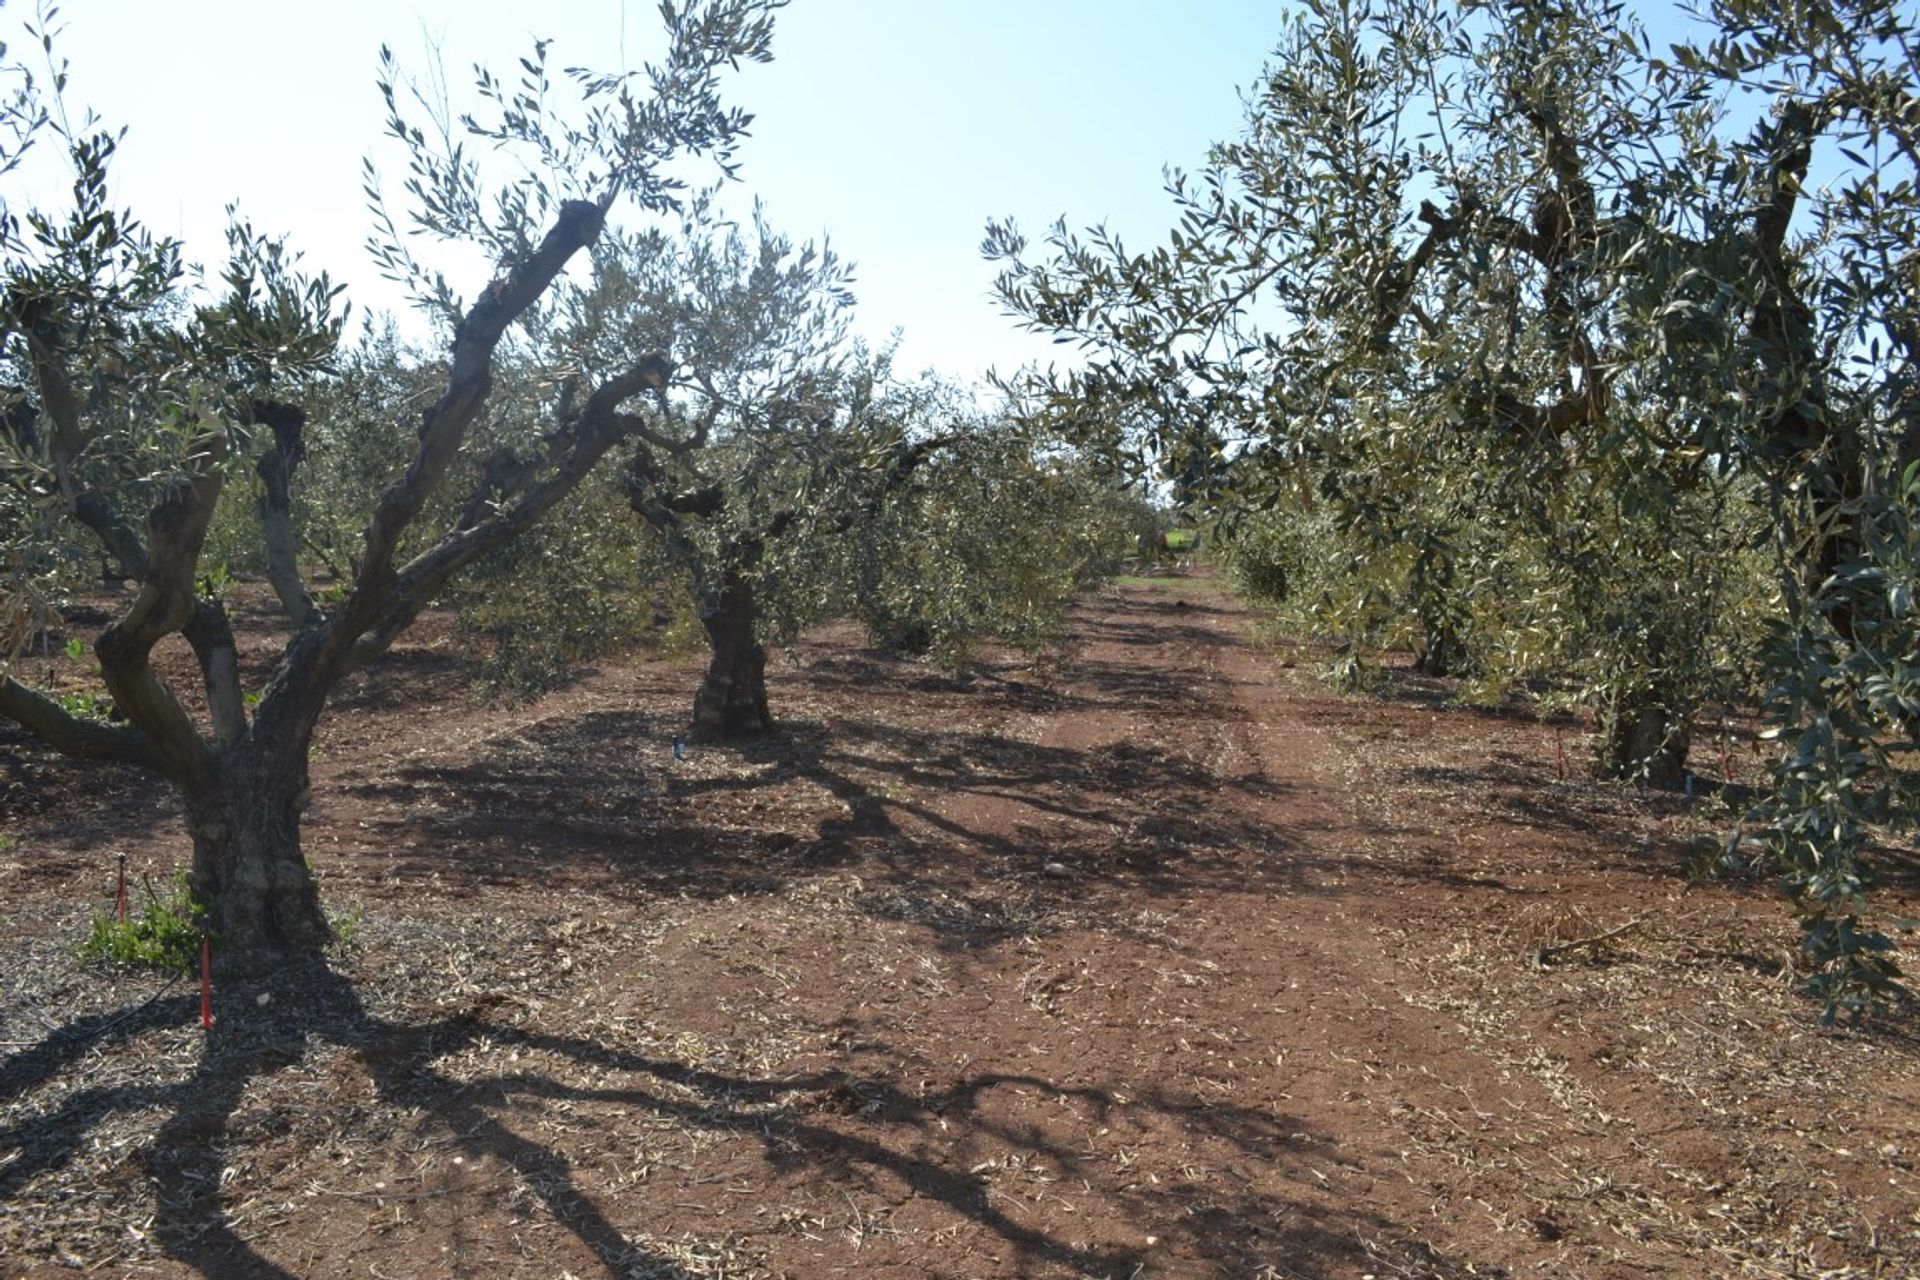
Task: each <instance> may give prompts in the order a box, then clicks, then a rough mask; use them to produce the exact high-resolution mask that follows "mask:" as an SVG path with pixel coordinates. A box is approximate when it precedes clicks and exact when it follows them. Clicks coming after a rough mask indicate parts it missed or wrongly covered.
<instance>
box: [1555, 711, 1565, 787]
mask: <svg viewBox="0 0 1920 1280" xmlns="http://www.w3.org/2000/svg"><path fill="white" fill-rule="evenodd" d="M1553 753H1554V755H1556V756H1558V757H1559V758H1560V781H1562V782H1565V781H1566V780H1567V744H1566V741H1565V740H1564V739H1563V738H1562V736H1561V732H1560V726H1559V725H1555V726H1554V727H1553Z"/></svg>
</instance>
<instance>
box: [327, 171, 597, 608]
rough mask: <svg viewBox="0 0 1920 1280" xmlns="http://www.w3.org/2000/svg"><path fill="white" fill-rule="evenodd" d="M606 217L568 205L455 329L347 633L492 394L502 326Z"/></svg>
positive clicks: (381, 593)
mask: <svg viewBox="0 0 1920 1280" xmlns="http://www.w3.org/2000/svg"><path fill="white" fill-rule="evenodd" d="M605 222H606V212H605V210H603V209H602V208H601V207H600V205H599V204H597V203H594V202H591V201H586V200H569V201H568V202H567V203H565V204H563V205H561V206H560V215H559V217H558V219H557V220H556V221H555V222H554V225H553V227H552V229H551V230H549V231H548V232H547V234H546V236H545V238H544V239H542V240H541V242H540V244H539V247H537V248H536V249H535V250H534V251H533V253H532V254H531V255H529V256H528V257H527V258H526V259H525V260H524V261H522V262H520V263H519V264H517V265H516V266H514V267H513V268H512V269H511V270H509V271H508V272H507V273H506V274H505V275H503V276H501V277H500V278H499V279H498V280H495V281H494V282H493V283H492V284H491V285H489V286H488V287H487V291H486V292H485V293H483V294H481V295H480V298H479V300H478V301H476V302H475V303H474V304H473V307H472V309H471V310H469V311H468V312H467V314H466V317H465V318H464V319H463V320H461V322H460V326H459V328H458V329H457V330H455V332H454V339H453V361H452V367H451V368H450V369H449V371H448V374H447V389H446V390H445V391H444V392H443V393H442V394H441V396H440V399H439V400H438V401H437V402H436V403H435V404H434V405H433V406H432V407H431V408H430V409H428V410H427V411H426V414H425V415H424V417H423V418H422V421H421V424H420V447H419V448H418V450H416V451H415V453H414V456H413V461H412V463H411V464H410V465H409V466H408V467H407V471H406V474H405V475H403V476H402V477H401V478H400V479H399V480H398V481H396V482H395V483H394V484H393V486H392V487H391V488H389V489H388V490H387V491H386V492H385V493H384V494H382V495H381V496H380V503H379V506H378V508H377V509H376V510H375V512H374V516H373V520H372V521H371V522H370V523H369V524H368V526H367V533H366V552H365V554H364V555H363V556H362V557H361V560H360V581H359V583H358V584H356V587H355V590H354V594H353V596H352V598H351V599H350V600H349V602H348V605H347V614H348V618H349V622H348V624H347V629H348V630H349V631H352V632H355V633H358V632H360V631H363V630H365V629H366V626H367V625H370V624H371V623H372V622H373V620H374V617H375V615H377V614H379V613H381V612H382V611H383V606H384V603H385V592H386V589H387V588H388V587H389V586H390V585H391V577H392V572H393V568H392V566H393V555H394V551H395V549H396V548H397V547H398V546H399V543H400V538H401V535H402V534H403V533H404V532H405V531H406V528H407V526H408V525H409V524H411V523H412V522H413V519H414V517H415V516H417V515H419V513H420V509H421V507H422V506H424V505H425V503H426V500H427V496H428V494H430V493H431V492H432V491H433V489H434V487H435V486H436V485H437V484H438V483H439V482H440V479H441V477H442V476H443V475H444V474H445V473H446V470H447V467H448V466H449V465H450V464H451V463H452V461H453V457H454V454H455V452H456V451H457V450H458V449H459V447H460V442H461V440H462V439H464V438H465V436H466V432H467V428H468V427H469V426H470V425H471V424H472V422H473V419H474V416H475V415H476V414H477V413H479V411H480V406H481V405H482V404H483V403H485V401H486V398H487V393H488V391H489V390H491V389H492V364H493V353H494V349H495V348H496V347H498V346H499V345H500V339H501V337H502V336H504V335H505V333H506V331H507V327H508V326H509V325H511V324H512V323H513V322H514V321H515V320H516V319H518V318H519V317H520V316H521V315H522V314H523V313H524V312H525V311H526V310H527V308H529V307H531V306H532V305H533V304H534V303H535V302H536V301H538V300H539V298H540V295H541V294H543V293H544V292H546V290H547V288H548V287H549V286H550V285H552V284H553V282H554V280H555V279H556V278H557V277H558V276H559V274H560V272H561V271H562V270H564V269H565V267H566V265H567V261H568V259H570V258H572V257H573V255H574V254H575V253H577V252H579V251H580V250H581V249H583V248H585V247H586V246H587V245H590V244H592V243H593V242H594V240H595V239H597V238H598V237H599V235H600V230H601V228H602V227H603V226H604V225H605Z"/></svg>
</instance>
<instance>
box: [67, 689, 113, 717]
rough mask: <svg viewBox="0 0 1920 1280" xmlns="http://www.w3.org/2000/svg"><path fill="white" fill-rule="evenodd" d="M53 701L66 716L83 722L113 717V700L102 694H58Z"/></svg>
mask: <svg viewBox="0 0 1920 1280" xmlns="http://www.w3.org/2000/svg"><path fill="white" fill-rule="evenodd" d="M53 700H54V701H55V702H57V703H59V704H60V708H61V710H63V711H65V712H66V713H67V714H68V715H70V716H79V717H80V718H81V719H83V720H107V719H110V718H111V717H112V715H113V699H112V698H111V697H109V696H107V695H106V694H104V693H60V694H55V695H54V698H53Z"/></svg>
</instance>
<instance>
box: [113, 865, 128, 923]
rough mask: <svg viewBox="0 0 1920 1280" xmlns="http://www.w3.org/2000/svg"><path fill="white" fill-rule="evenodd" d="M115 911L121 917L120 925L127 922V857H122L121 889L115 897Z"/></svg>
mask: <svg viewBox="0 0 1920 1280" xmlns="http://www.w3.org/2000/svg"><path fill="white" fill-rule="evenodd" d="M113 909H114V912H115V914H117V915H118V916H119V917H120V923H121V924H125V923H126V922H127V855H126V854H124V853H123V854H121V855H120V889H119V891H118V892H117V893H116V894H115V895H114V899H113Z"/></svg>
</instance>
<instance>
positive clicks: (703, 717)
mask: <svg viewBox="0 0 1920 1280" xmlns="http://www.w3.org/2000/svg"><path fill="white" fill-rule="evenodd" d="M757 621H758V608H757V604H756V601H755V599H754V591H753V580H752V579H751V577H749V576H748V575H747V574H745V573H742V572H740V571H738V570H736V569H728V570H726V571H725V572H724V573H723V574H722V575H721V578H720V581H719V582H718V583H716V584H714V585H713V586H712V587H710V588H709V589H707V590H705V591H703V592H702V593H701V600H700V625H701V626H702V627H704V628H706V632H707V644H708V646H709V648H710V650H711V652H712V657H711V659H710V660H709V661H708V663H707V676H706V679H705V680H703V681H701V682H700V692H699V693H698V694H696V695H695V696H694V699H693V724H694V727H695V728H696V729H698V730H700V731H702V732H704V733H712V734H717V735H720V736H722V737H737V736H741V735H744V734H753V733H766V732H768V731H770V730H771V729H772V728H773V714H772V712H771V711H769V710H768V708H767V651H766V648H765V647H764V646H763V645H761V643H760V638H759V636H758V635H757V634H756V633H755V623H756V622H757Z"/></svg>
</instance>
